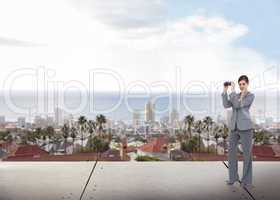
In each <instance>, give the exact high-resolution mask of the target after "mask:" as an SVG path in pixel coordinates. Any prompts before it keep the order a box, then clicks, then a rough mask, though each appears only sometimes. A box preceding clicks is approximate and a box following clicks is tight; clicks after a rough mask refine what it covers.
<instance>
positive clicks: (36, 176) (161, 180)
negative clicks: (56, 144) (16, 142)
mask: <svg viewBox="0 0 280 200" xmlns="http://www.w3.org/2000/svg"><path fill="white" fill-rule="evenodd" d="M93 165H94V162H0V200H37V199H38V200H54V199H79V196H80V194H81V191H82V188H83V186H84V184H85V182H86V180H87V177H88V175H89V173H90V170H91V168H92V166H93ZM253 165H254V172H253V173H254V186H255V187H254V188H253V189H250V191H251V193H252V194H253V195H254V197H255V199H269V200H274V199H280V162H254V164H253ZM239 168H240V172H241V169H242V163H240V164H239ZM226 179H227V168H226V167H225V166H224V165H223V163H222V162H98V164H97V166H96V170H95V171H94V174H93V177H92V179H91V181H90V183H89V185H88V187H87V190H86V192H85V194H84V198H83V199H95V200H110V199H112V200H138V199H139V200H140V199H141V200H152V199H153V200H157V199H159V200H169V199H170V200H171V199H172V200H179V199H184V200H185V199H194V200H198V199H213V200H222V199H227V200H231V199H251V198H250V196H249V195H248V193H247V192H246V191H244V190H243V189H242V188H240V187H239V185H238V184H236V185H234V186H227V185H226V184H225V180H226Z"/></svg>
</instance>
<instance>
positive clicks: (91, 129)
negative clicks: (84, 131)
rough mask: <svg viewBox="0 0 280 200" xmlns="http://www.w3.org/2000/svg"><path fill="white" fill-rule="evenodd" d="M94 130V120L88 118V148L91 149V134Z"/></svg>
mask: <svg viewBox="0 0 280 200" xmlns="http://www.w3.org/2000/svg"><path fill="white" fill-rule="evenodd" d="M95 130H96V122H95V121H93V120H89V121H88V132H89V136H90V140H89V146H90V149H92V135H93V133H94V132H95Z"/></svg>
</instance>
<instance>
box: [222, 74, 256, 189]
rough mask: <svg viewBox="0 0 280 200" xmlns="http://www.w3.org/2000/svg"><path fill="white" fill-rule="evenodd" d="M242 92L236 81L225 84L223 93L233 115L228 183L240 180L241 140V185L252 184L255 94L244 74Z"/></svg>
mask: <svg viewBox="0 0 280 200" xmlns="http://www.w3.org/2000/svg"><path fill="white" fill-rule="evenodd" d="M238 85H239V88H240V91H241V92H240V93H236V92H235V87H234V82H230V83H229V82H227V83H225V84H224V91H223V93H222V100H223V106H224V107H225V108H232V116H231V120H230V124H229V128H230V135H229V152H228V164H229V180H227V184H228V185H232V184H234V183H235V182H236V181H238V180H239V175H238V160H237V146H238V142H239V140H240V141H241V145H242V150H243V157H244V161H243V176H242V179H241V186H242V187H245V186H252V137H253V132H252V121H251V118H250V112H249V110H250V107H251V105H252V103H253V101H254V98H255V95H254V94H253V93H251V92H249V91H248V86H249V79H248V77H247V76H246V75H242V76H240V77H239V79H238ZM229 87H231V93H230V94H229V95H228V88H229Z"/></svg>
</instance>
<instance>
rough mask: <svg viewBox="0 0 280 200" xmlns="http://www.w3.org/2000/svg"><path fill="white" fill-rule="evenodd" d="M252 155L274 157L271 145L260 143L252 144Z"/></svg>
mask: <svg viewBox="0 0 280 200" xmlns="http://www.w3.org/2000/svg"><path fill="white" fill-rule="evenodd" d="M253 155H254V156H256V157H275V153H274V151H273V149H272V147H271V146H269V145H261V146H257V145H254V146H253Z"/></svg>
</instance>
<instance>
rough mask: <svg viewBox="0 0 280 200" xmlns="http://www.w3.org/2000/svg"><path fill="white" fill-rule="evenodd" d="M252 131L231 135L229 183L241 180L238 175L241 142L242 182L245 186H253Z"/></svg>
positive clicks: (235, 132)
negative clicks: (238, 154)
mask: <svg viewBox="0 0 280 200" xmlns="http://www.w3.org/2000/svg"><path fill="white" fill-rule="evenodd" d="M252 138H253V132H252V130H245V131H243V130H242V131H240V130H237V129H235V130H232V131H231V132H230V135H229V151H228V164H229V181H230V182H235V181H238V180H239V175H238V159H237V153H238V152H237V149H238V143H239V140H240V141H241V147H242V150H243V174H242V179H241V182H242V183H245V184H252V171H253V166H252Z"/></svg>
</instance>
